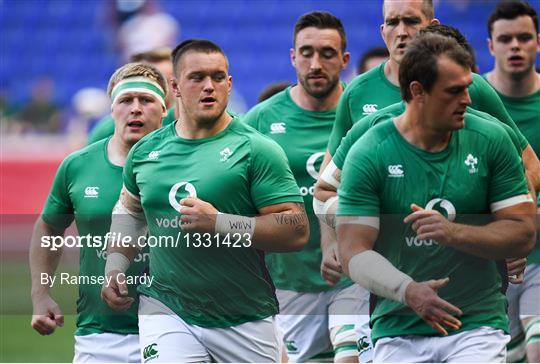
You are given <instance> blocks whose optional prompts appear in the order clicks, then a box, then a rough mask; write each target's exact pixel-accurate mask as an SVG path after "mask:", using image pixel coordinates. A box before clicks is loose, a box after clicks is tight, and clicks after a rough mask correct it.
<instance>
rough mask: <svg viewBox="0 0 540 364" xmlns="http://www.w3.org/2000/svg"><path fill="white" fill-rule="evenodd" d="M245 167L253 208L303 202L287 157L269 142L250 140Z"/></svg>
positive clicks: (265, 140)
mask: <svg viewBox="0 0 540 364" xmlns="http://www.w3.org/2000/svg"><path fill="white" fill-rule="evenodd" d="M251 143H252V155H251V163H250V166H249V173H250V181H251V196H252V199H253V201H254V203H255V206H256V207H257V208H259V209H260V208H262V207H266V206H270V205H276V204H279V203H284V202H302V203H303V202H304V200H303V198H302V196H301V195H300V189H299V188H298V185H297V184H296V181H295V179H294V177H293V174H292V172H291V168H290V167H289V163H288V160H287V156H286V155H285V152H284V151H283V149H281V147H280V146H279V145H278V144H277V143H275V142H274V141H273V140H270V139H267V138H264V137H261V138H260V139H259V138H257V140H252V141H251Z"/></svg>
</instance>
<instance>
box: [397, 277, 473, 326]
mask: <svg viewBox="0 0 540 364" xmlns="http://www.w3.org/2000/svg"><path fill="white" fill-rule="evenodd" d="M449 281H450V279H449V278H444V279H437V280H430V281H426V282H420V283H417V282H411V283H409V285H408V286H407V289H406V290H405V302H406V303H407V305H408V306H409V307H410V308H412V309H413V310H414V312H416V313H417V314H418V316H420V317H421V318H422V320H424V321H425V322H427V323H428V325H429V326H431V327H433V328H434V329H435V330H437V331H438V332H439V333H440V334H442V335H444V336H447V335H448V332H447V331H446V329H445V328H444V327H443V326H446V327H449V328H451V329H453V330H457V329H459V328H460V327H461V321H460V320H458V319H457V318H455V317H454V316H461V315H462V314H463V313H462V312H461V310H460V309H459V308H457V307H456V306H454V305H452V304H451V303H449V302H447V301H445V300H443V299H442V298H440V297H439V296H438V295H437V291H438V290H439V289H440V288H442V287H444V286H446V285H447V284H448V282H449Z"/></svg>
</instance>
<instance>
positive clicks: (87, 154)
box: [60, 137, 110, 170]
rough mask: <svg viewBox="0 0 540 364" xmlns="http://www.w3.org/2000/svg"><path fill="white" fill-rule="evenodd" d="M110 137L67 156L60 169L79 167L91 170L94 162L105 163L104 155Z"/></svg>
mask: <svg viewBox="0 0 540 364" xmlns="http://www.w3.org/2000/svg"><path fill="white" fill-rule="evenodd" d="M109 140H110V137H109V138H106V139H102V140H99V141H97V142H95V143H92V144H90V145H87V146H86V147H84V148H82V149H79V150H77V151H75V152H73V153H71V154H70V155H68V156H67V157H66V158H64V160H63V161H62V163H61V165H60V168H64V169H68V168H69V169H70V170H71V169H73V168H75V169H77V168H80V167H83V168H92V166H95V163H96V162H99V161H105V155H106V152H107V149H106V148H107V143H108V142H109Z"/></svg>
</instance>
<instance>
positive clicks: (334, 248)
mask: <svg viewBox="0 0 540 364" xmlns="http://www.w3.org/2000/svg"><path fill="white" fill-rule="evenodd" d="M319 226H320V229H321V251H322V260H321V277H322V278H323V279H324V280H325V281H326V282H327V283H328V284H329V285H331V286H333V285H335V284H336V283H338V282H339V280H340V279H341V276H342V274H343V268H342V266H341V263H340V262H339V258H338V256H339V253H338V245H337V236H336V231H335V230H334V229H333V228H331V227H330V226H328V225H326V223H325V222H324V221H320V220H319Z"/></svg>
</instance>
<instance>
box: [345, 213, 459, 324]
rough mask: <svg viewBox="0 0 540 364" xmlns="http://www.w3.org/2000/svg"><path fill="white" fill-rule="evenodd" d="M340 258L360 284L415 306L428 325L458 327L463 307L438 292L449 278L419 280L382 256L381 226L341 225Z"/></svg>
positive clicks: (346, 270)
mask: <svg viewBox="0 0 540 364" xmlns="http://www.w3.org/2000/svg"><path fill="white" fill-rule="evenodd" d="M337 233H338V241H339V244H338V248H339V256H340V261H341V262H342V265H343V268H344V270H345V273H347V275H349V277H351V279H352V280H353V281H355V282H357V283H358V284H359V285H360V286H362V287H364V288H366V289H367V290H368V291H370V292H371V293H374V294H376V295H378V296H380V297H384V298H388V299H393V300H396V301H400V302H402V303H404V304H406V305H408V306H409V307H411V309H413V310H414V311H415V312H416V313H417V314H418V316H420V317H421V318H422V319H423V320H424V321H426V323H427V324H428V325H430V326H431V327H433V328H434V329H435V330H437V331H438V332H439V333H441V334H442V335H448V332H447V331H446V329H445V327H448V328H451V329H453V330H457V329H458V328H459V327H460V326H461V322H460V321H459V320H458V319H457V318H455V317H454V316H460V315H461V314H462V312H461V310H460V309H459V308H457V307H455V306H454V305H452V304H450V303H449V302H447V301H445V300H443V299H441V298H440V297H439V296H438V295H437V290H438V289H439V288H441V287H443V286H445V285H446V284H448V282H449V279H448V278H444V279H438V280H431V281H427V282H415V281H414V280H413V279H412V278H411V277H409V276H407V275H406V274H404V273H403V272H401V271H399V270H398V269H397V268H395V267H394V266H393V265H392V263H390V262H389V261H388V260H386V259H385V258H384V257H383V256H382V255H380V254H378V253H376V252H374V251H373V250H372V249H373V245H374V244H375V240H376V239H377V236H378V229H375V228H374V227H371V226H367V225H362V224H359V223H342V224H338V226H337Z"/></svg>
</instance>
